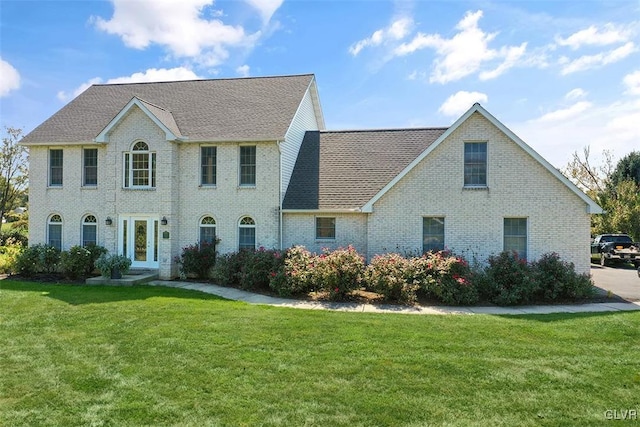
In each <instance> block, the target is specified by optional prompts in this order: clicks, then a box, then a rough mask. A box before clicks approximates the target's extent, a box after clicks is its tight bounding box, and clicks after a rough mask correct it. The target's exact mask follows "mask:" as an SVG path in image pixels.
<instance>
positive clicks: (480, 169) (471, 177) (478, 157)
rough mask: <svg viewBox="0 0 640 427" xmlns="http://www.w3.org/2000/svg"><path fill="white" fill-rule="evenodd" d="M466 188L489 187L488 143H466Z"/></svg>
mask: <svg viewBox="0 0 640 427" xmlns="http://www.w3.org/2000/svg"><path fill="white" fill-rule="evenodd" d="M464 186H465V187H486V186H487V143H486V142H465V143H464Z"/></svg>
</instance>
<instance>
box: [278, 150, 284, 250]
mask: <svg viewBox="0 0 640 427" xmlns="http://www.w3.org/2000/svg"><path fill="white" fill-rule="evenodd" d="M281 143H282V141H276V145H277V146H278V162H279V163H280V174H279V175H280V182H278V240H279V246H280V250H282V244H283V243H284V242H283V238H282V229H283V227H282V149H281V148H280V144H281Z"/></svg>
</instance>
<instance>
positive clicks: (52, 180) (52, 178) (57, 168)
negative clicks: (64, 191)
mask: <svg viewBox="0 0 640 427" xmlns="http://www.w3.org/2000/svg"><path fill="white" fill-rule="evenodd" d="M62 163H63V159H62V150H60V149H55V150H49V186H50V187H62Z"/></svg>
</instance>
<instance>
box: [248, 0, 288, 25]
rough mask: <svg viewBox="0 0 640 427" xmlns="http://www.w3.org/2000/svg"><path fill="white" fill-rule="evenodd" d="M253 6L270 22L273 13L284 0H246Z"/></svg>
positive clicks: (264, 20) (263, 18) (264, 19)
mask: <svg viewBox="0 0 640 427" xmlns="http://www.w3.org/2000/svg"><path fill="white" fill-rule="evenodd" d="M245 1H246V2H247V3H249V4H250V5H251V6H253V7H254V8H255V9H256V10H257V11H258V12H260V15H262V20H263V22H269V21H270V20H271V17H272V16H273V14H274V13H275V12H276V10H278V9H279V8H280V6H282V2H283V0H245Z"/></svg>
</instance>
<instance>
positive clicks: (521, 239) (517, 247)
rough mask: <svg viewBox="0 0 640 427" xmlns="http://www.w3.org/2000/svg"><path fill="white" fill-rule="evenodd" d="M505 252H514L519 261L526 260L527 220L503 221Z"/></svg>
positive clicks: (507, 219) (508, 219)
mask: <svg viewBox="0 0 640 427" xmlns="http://www.w3.org/2000/svg"><path fill="white" fill-rule="evenodd" d="M503 250H504V251H505V252H515V253H516V254H517V255H518V258H520V259H525V260H526V259H527V219H526V218H505V219H504V247H503Z"/></svg>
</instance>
